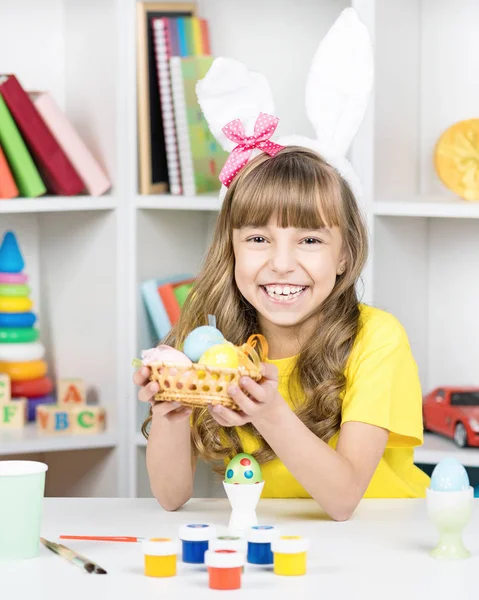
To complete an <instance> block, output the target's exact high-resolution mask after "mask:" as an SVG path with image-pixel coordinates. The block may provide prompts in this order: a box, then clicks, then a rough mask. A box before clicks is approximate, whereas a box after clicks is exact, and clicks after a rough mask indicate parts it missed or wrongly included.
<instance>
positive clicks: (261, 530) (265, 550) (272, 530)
mask: <svg viewBox="0 0 479 600" xmlns="http://www.w3.org/2000/svg"><path fill="white" fill-rule="evenodd" d="M278 538H279V530H278V529H277V528H276V527H275V526H274V525H253V526H252V527H249V528H248V529H247V531H246V540H247V542H248V554H247V560H248V562H249V563H251V564H253V565H272V564H273V562H274V557H273V552H272V550H271V543H272V542H273V541H274V540H276V539H278Z"/></svg>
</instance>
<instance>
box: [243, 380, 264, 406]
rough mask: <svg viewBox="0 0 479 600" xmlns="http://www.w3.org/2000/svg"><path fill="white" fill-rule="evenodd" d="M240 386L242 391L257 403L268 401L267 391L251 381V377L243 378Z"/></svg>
mask: <svg viewBox="0 0 479 600" xmlns="http://www.w3.org/2000/svg"><path fill="white" fill-rule="evenodd" d="M240 386H241V387H240V389H241V390H242V391H243V390H244V391H245V392H247V393H248V394H249V395H250V396H251V397H252V398H253V399H254V400H256V402H264V401H265V400H266V392H265V389H264V388H263V387H261V386H260V385H259V383H256V381H254V380H253V379H251V377H242V378H241V379H240Z"/></svg>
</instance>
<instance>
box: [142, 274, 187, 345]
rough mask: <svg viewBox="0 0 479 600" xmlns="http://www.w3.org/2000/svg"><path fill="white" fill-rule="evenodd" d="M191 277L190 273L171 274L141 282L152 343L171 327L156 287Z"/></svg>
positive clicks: (155, 342)
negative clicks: (163, 277)
mask: <svg viewBox="0 0 479 600" xmlns="http://www.w3.org/2000/svg"><path fill="white" fill-rule="evenodd" d="M191 279H192V275H172V276H170V277H167V278H165V279H148V280H147V281H143V282H142V283H141V285H140V291H141V296H142V298H143V302H144V304H145V308H146V312H147V315H148V318H149V323H150V325H151V328H152V331H151V339H152V344H153V345H156V344H157V343H158V341H161V340H162V339H163V338H164V337H165V336H166V335H167V334H168V333H169V331H170V329H171V321H170V319H169V317H168V313H167V312H166V309H165V307H164V305H163V302H162V300H161V297H160V295H159V293H158V288H159V287H161V286H162V285H165V284H167V283H179V282H183V281H190V280H191Z"/></svg>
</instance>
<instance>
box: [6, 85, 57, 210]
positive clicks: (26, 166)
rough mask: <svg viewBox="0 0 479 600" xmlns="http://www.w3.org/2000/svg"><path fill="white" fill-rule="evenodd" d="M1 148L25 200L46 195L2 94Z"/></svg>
mask: <svg viewBox="0 0 479 600" xmlns="http://www.w3.org/2000/svg"><path fill="white" fill-rule="evenodd" d="M0 146H1V147H2V148H3V151H4V152H5V156H6V158H7V160H8V164H9V166H10V169H11V171H12V174H13V176H14V178H15V183H16V184H17V187H18V190H19V192H20V194H21V195H22V196H24V197H25V198H35V197H37V196H41V195H42V194H44V193H45V192H46V191H47V189H46V187H45V185H44V183H43V181H42V178H41V177H40V173H39V172H38V169H37V167H36V165H35V163H34V162H33V159H32V156H31V154H30V152H29V150H28V148H27V146H26V144H25V142H24V141H23V138H22V136H21V134H20V132H19V131H18V127H17V125H16V123H15V120H14V119H13V117H12V115H11V114H10V111H9V110H8V108H7V105H6V104H5V102H4V100H3V98H2V96H1V94H0Z"/></svg>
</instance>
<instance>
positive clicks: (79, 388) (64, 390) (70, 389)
mask: <svg viewBox="0 0 479 600" xmlns="http://www.w3.org/2000/svg"><path fill="white" fill-rule="evenodd" d="M57 401H58V405H59V406H61V407H62V408H67V407H69V406H79V405H84V404H86V393H85V382H84V381H83V379H58V381H57Z"/></svg>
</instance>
